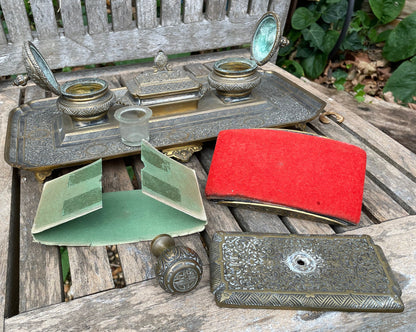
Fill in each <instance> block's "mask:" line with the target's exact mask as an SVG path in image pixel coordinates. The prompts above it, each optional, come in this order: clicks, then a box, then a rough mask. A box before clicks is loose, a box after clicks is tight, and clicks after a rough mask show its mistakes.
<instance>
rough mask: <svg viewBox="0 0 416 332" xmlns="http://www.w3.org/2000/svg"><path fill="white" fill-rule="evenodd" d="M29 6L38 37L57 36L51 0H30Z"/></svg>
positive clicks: (48, 37)
mask: <svg viewBox="0 0 416 332" xmlns="http://www.w3.org/2000/svg"><path fill="white" fill-rule="evenodd" d="M30 7H31V9H32V14H33V19H34V21H35V25H36V32H37V33H38V36H39V38H40V39H50V38H56V37H58V27H57V24H56V17H55V11H54V8H53V4H52V1H50V0H31V1H30Z"/></svg>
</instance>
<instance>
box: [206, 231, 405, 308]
mask: <svg viewBox="0 0 416 332" xmlns="http://www.w3.org/2000/svg"><path fill="white" fill-rule="evenodd" d="M210 270H211V291H212V292H213V293H214V296H215V300H216V303H217V304H218V305H219V306H221V307H243V308H270V309H299V310H337V311H338V310H340V311H381V312H401V311H403V310H404V305H403V302H402V300H401V299H400V295H401V290H400V287H399V284H398V283H397V282H396V281H395V279H394V276H393V272H392V270H391V268H390V266H389V264H388V262H387V260H386V257H385V256H384V254H383V251H382V250H381V248H380V247H379V246H377V245H375V244H374V242H373V241H372V239H371V237H369V236H368V235H350V236H342V235H341V236H339V235H297V234H296V235H294V234H290V235H287V234H259V233H226V232H218V233H216V234H214V236H213V241H212V243H211V247H210Z"/></svg>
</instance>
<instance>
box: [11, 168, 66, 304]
mask: <svg viewBox="0 0 416 332" xmlns="http://www.w3.org/2000/svg"><path fill="white" fill-rule="evenodd" d="M41 192H42V185H41V184H40V183H39V182H38V181H37V180H36V179H35V176H34V174H33V173H32V172H28V171H22V172H21V198H20V250H19V251H20V261H19V311H20V312H24V311H28V310H31V309H36V308H40V307H43V306H47V305H51V304H55V303H59V302H61V301H62V300H63V292H62V287H63V282H62V277H61V271H60V270H61V262H60V255H59V248H58V247H53V246H44V245H41V244H39V243H35V242H33V239H32V234H31V229H32V224H33V220H34V217H35V213H36V210H37V206H38V203H39V199H40V195H41Z"/></svg>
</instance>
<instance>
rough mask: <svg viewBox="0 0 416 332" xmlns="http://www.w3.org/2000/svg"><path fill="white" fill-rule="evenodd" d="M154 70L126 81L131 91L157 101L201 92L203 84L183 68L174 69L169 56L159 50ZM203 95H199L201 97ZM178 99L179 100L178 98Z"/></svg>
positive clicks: (140, 97)
mask: <svg viewBox="0 0 416 332" xmlns="http://www.w3.org/2000/svg"><path fill="white" fill-rule="evenodd" d="M153 68H154V71H146V72H143V73H140V74H139V75H137V76H136V77H135V78H134V79H132V80H130V81H128V82H127V83H126V86H127V89H128V90H129V92H130V93H131V94H132V95H133V96H134V97H136V98H139V99H140V100H146V99H153V100H155V102H156V103H157V101H158V99H159V100H162V99H163V98H164V97H169V96H177V97H178V98H180V96H181V95H182V96H184V99H186V98H187V96H188V95H189V94H195V93H197V94H199V92H200V90H201V88H202V84H200V83H199V82H197V81H196V80H194V79H192V77H191V76H190V74H189V73H187V72H186V71H185V70H183V69H175V70H172V68H171V66H170V65H169V64H168V57H167V55H166V54H165V53H164V52H163V51H159V52H158V54H157V55H156V56H155V58H154V67H153ZM201 96H202V95H199V97H201ZM176 101H177V100H176Z"/></svg>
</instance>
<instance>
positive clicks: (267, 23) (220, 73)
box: [208, 12, 289, 103]
mask: <svg viewBox="0 0 416 332" xmlns="http://www.w3.org/2000/svg"><path fill="white" fill-rule="evenodd" d="M288 43H289V41H288V39H287V38H285V37H282V36H281V27H280V19H279V16H278V15H277V14H276V13H274V12H267V13H265V14H264V15H263V16H262V17H261V18H260V20H259V21H258V22H257V25H256V28H255V30H254V35H253V37H252V42H251V50H250V53H251V58H250V59H247V58H243V57H239V58H226V59H222V60H219V61H217V62H216V63H215V64H214V67H213V71H212V72H211V73H210V74H209V75H208V82H209V85H210V86H211V87H212V88H214V89H216V93H217V95H218V97H219V98H220V99H221V100H222V101H224V102H226V103H227V102H239V101H244V100H247V99H250V95H251V91H252V90H253V89H254V88H255V87H256V86H257V85H259V83H260V81H261V75H260V73H259V72H258V71H257V66H262V65H264V64H265V63H266V62H267V61H269V60H270V58H271V57H272V56H273V55H274V54H275V53H276V52H277V51H278V49H279V47H280V46H286V45H287V44H288Z"/></svg>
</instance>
